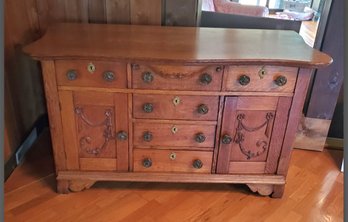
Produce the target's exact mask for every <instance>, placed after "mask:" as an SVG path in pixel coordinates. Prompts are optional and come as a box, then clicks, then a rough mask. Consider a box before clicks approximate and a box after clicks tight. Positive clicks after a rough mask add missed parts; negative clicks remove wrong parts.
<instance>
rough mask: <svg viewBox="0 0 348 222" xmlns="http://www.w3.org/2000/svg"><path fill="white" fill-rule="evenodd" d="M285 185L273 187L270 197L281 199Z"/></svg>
mask: <svg viewBox="0 0 348 222" xmlns="http://www.w3.org/2000/svg"><path fill="white" fill-rule="evenodd" d="M284 188H285V185H274V188H273V193H272V197H273V198H281V197H282V196H283V194H284Z"/></svg>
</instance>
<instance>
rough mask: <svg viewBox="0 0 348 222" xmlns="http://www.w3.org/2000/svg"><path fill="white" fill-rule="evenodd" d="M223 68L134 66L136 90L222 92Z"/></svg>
mask: <svg viewBox="0 0 348 222" xmlns="http://www.w3.org/2000/svg"><path fill="white" fill-rule="evenodd" d="M222 73H223V67H222V66H179V65H138V64H133V65H132V84H133V88H136V89H170V90H202V91H206V90H211V91H220V89H221V82H222Z"/></svg>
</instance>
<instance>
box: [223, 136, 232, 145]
mask: <svg viewBox="0 0 348 222" xmlns="http://www.w3.org/2000/svg"><path fill="white" fill-rule="evenodd" d="M231 142H232V137H231V136H230V135H227V134H225V135H223V137H222V143H223V144H230V143H231Z"/></svg>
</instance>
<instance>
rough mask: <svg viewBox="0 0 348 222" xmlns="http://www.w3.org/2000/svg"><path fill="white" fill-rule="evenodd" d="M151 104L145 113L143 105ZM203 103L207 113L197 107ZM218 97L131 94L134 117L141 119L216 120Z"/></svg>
mask: <svg viewBox="0 0 348 222" xmlns="http://www.w3.org/2000/svg"><path fill="white" fill-rule="evenodd" d="M146 103H150V104H152V105H153V111H152V112H151V113H146V112H144V110H143V106H144V104H146ZM201 105H205V106H206V107H207V108H208V111H207V113H199V112H198V108H199V107H200V106H201ZM218 108H219V97H217V96H181V95H180V96H176V95H138V94H134V96H133V115H134V118H141V119H173V120H175V119H182V120H185V119H186V120H201V121H202V120H215V121H216V120H217V114H218Z"/></svg>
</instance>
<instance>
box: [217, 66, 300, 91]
mask: <svg viewBox="0 0 348 222" xmlns="http://www.w3.org/2000/svg"><path fill="white" fill-rule="evenodd" d="M296 77H297V68H295V67H279V66H265V67H262V66H227V67H225V78H224V83H223V90H226V91H251V92H259V91H263V92H272V91H274V92H293V91H294V88H295V83H296Z"/></svg>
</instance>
